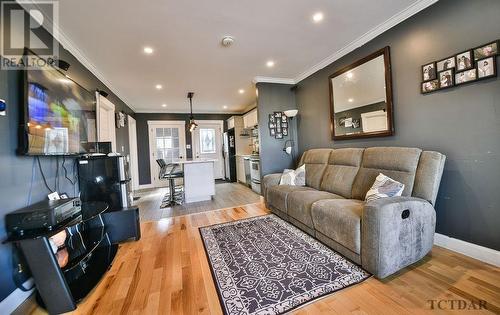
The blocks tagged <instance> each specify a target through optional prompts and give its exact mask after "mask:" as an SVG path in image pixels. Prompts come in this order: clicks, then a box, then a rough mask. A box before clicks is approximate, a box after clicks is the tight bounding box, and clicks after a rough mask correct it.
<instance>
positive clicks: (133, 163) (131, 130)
mask: <svg viewBox="0 0 500 315" xmlns="http://www.w3.org/2000/svg"><path fill="white" fill-rule="evenodd" d="M127 122H128V138H129V139H128V142H129V147H130V163H129V165H130V176H131V178H132V190H138V189H139V163H138V157H137V124H136V122H135V119H134V118H133V117H132V116H130V115H129V116H128V118H127Z"/></svg>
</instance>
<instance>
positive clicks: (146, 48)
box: [144, 47, 154, 55]
mask: <svg viewBox="0 0 500 315" xmlns="http://www.w3.org/2000/svg"><path fill="white" fill-rule="evenodd" d="M153 52H154V50H153V48H151V47H144V53H145V54H148V55H151V54H152V53H153Z"/></svg>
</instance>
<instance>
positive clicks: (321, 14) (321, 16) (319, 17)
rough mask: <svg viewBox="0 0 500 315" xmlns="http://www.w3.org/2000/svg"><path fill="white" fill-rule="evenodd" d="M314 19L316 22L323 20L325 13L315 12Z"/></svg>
mask: <svg viewBox="0 0 500 315" xmlns="http://www.w3.org/2000/svg"><path fill="white" fill-rule="evenodd" d="M313 21H314V22H315V23H318V22H321V21H323V13H321V12H317V13H314V15H313Z"/></svg>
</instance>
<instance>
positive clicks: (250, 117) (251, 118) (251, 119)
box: [243, 109, 259, 128]
mask: <svg viewBox="0 0 500 315" xmlns="http://www.w3.org/2000/svg"><path fill="white" fill-rule="evenodd" d="M258 124H259V121H258V117H257V109H254V110H252V111H251V112H249V113H247V114H246V115H244V116H243V127H244V128H253V127H255V126H256V125H258Z"/></svg>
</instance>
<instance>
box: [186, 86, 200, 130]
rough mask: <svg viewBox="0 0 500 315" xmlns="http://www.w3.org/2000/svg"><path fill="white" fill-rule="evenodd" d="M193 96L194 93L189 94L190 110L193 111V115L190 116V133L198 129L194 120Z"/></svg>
mask: <svg viewBox="0 0 500 315" xmlns="http://www.w3.org/2000/svg"><path fill="white" fill-rule="evenodd" d="M193 96H194V92H188V98H189V108H190V109H191V115H190V116H189V131H190V132H193V131H194V130H195V129H196V127H198V124H197V123H196V122H195V120H194V116H193Z"/></svg>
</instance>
